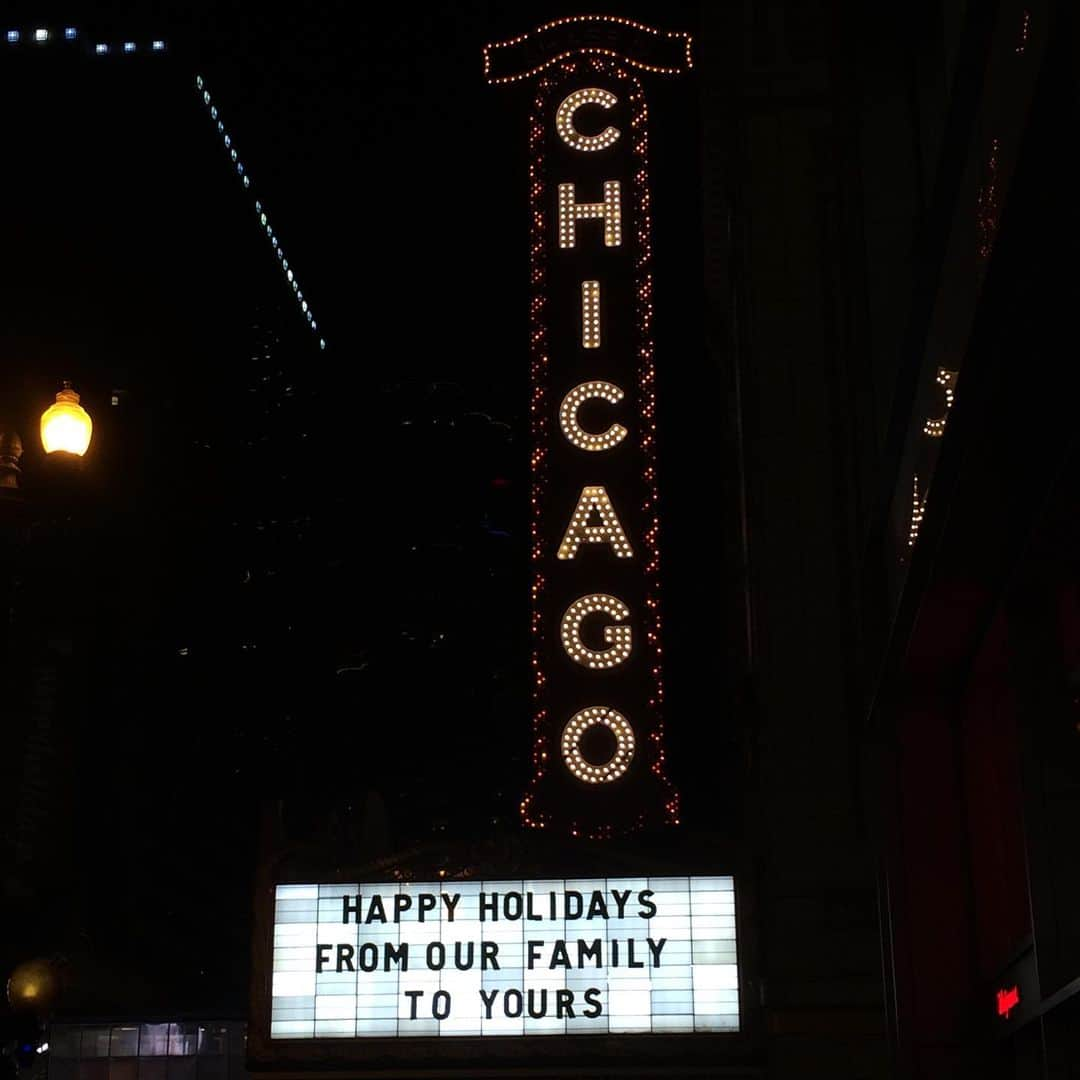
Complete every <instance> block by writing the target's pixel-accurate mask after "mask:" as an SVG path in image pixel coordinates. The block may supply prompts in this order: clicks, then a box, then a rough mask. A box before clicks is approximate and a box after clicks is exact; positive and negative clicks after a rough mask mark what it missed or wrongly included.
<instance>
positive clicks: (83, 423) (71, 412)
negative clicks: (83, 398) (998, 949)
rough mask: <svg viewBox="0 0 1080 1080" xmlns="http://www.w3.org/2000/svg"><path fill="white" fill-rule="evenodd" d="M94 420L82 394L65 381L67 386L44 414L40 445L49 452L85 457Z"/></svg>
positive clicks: (42, 416)
mask: <svg viewBox="0 0 1080 1080" xmlns="http://www.w3.org/2000/svg"><path fill="white" fill-rule="evenodd" d="M93 430H94V423H93V421H92V420H91V419H90V414H89V413H88V412H87V411H86V410H85V409H84V408H83V407H82V406H81V405H80V404H79V395H78V394H77V393H76V392H75V391H74V390H72V389H71V383H69V382H67V381H66V380H65V381H64V388H63V390H61V391H60V392H59V393H58V394H57V395H56V401H54V402H53V404H52V405H50V406H49V407H48V408H47V409H46V410H45V411H44V412H43V413H42V414H41V445H42V446H43V447H45V453H46V454H54V453H56V451H58V450H60V451H63V452H64V453H67V454H75V455H77V456H78V457H82V456H83V454H85V453H86V449H87V447H88V446H89V445H90V436H91V434H92V433H93Z"/></svg>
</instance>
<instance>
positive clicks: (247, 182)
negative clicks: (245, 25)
mask: <svg viewBox="0 0 1080 1080" xmlns="http://www.w3.org/2000/svg"><path fill="white" fill-rule="evenodd" d="M195 87H196V89H197V90H198V91H199V92H200V93H201V94H202V100H203V104H204V105H205V106H206V108H207V109H208V110H209V112H210V119H211V120H213V121H214V122H215V123H216V125H217V132H218V134H219V135H220V136H221V138H222V140H223V142H224V143H225V149H226V150H228V151H229V159H230V160H231V161H232V163H233V165H234V166H235V167H236V174H237V176H239V177H240V182H241V183H242V184H243V185H244V187H245V188H250V187H251V177H250V176H249V175H248V173H247V172H246V171H245V169H244V163H243V162H242V161H241V160H240V155H239V154H238V153H237V150H236V147H235V146H233V140H232V136H231V135H230V134H229V133H228V132H227V131H226V130H225V124H224V122H223V121H222V120H221V119H219V117H218V108H217V106H216V105H215V104H214V103H213V100H212V99H211V97H210V91H209V90H207V89H206V84H205V82H204V80H203V77H202V76H201V75H196V76H195ZM255 213H256V214H258V215H259V224H260V225H261V226H262V227H263V229H265V230H266V236H267V239H268V240H269V241H270V244H271V246H272V247H273V249H274V254H275V255H276V256H277V259H278V262H279V263H281V269H282V272H283V273H284V274H285V280H286V281H287V282H288V283H289V286H290V287H291V288H292V291H293V295H294V296H295V297H296V302H297V303H298V304H299V305H300V311H301V313H302V314H303V316H304V318H305V319H307V322H308V326H310V327H311V329H312V330H313V331H316V332H317V331H318V329H319V324H318V323H317V322H316V321H315V316H314V314H313V313H312V311H311V308H310V306H309V305H308V302H307V301H306V300H305V299H304V294H303V292H302V291H301V290H300V284H299V282H298V281H297V280H296V275H295V273H294V272H293V270H292V268H291V267H290V266H289V260H288V259H286V258H285V252H284V251H283V250H282V248H281V242H280V241H279V240H278V238H277V236H275V235H274V230H273V229H272V228H271V227H270V221H269V219H268V218H267V216H266V211H265V210H264V209H263V205H262V203H261V202H260V201H259V200H258V199H256V200H255ZM319 348H320V349H325V348H326V341H325V340H324V339H323V338H319Z"/></svg>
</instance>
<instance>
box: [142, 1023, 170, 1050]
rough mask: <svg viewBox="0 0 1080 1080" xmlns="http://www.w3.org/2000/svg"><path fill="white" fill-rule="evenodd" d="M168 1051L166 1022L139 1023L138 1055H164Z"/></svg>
mask: <svg viewBox="0 0 1080 1080" xmlns="http://www.w3.org/2000/svg"><path fill="white" fill-rule="evenodd" d="M168 1052H169V1025H168V1024H141V1025H140V1027H139V1057H165V1055H166V1054H168Z"/></svg>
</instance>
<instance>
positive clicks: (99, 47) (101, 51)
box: [94, 41, 109, 56]
mask: <svg viewBox="0 0 1080 1080" xmlns="http://www.w3.org/2000/svg"><path fill="white" fill-rule="evenodd" d="M108 51H109V46H108V45H106V44H105V42H104V41H99V42H98V43H97V44H96V45H95V46H94V52H95V53H97V55H98V56H104V55H105V54H106V53H107V52H108Z"/></svg>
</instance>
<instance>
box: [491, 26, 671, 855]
mask: <svg viewBox="0 0 1080 1080" xmlns="http://www.w3.org/2000/svg"><path fill="white" fill-rule="evenodd" d="M690 65H691V54H690V37H689V35H688V34H684V33H677V32H665V31H659V30H656V29H653V28H651V27H648V26H644V25H642V24H640V23H635V22H632V21H630V20H628V19H620V18H614V17H611V16H603V15H594V16H578V17H574V18H567V19H559V20H556V21H555V22H552V23H548V24H546V25H545V26H542V27H540V28H538V29H537V30H535V31H533V32H532V33H530V34H522V35H521V36H519V37H517V38H513V39H511V40H509V41H503V42H499V43H497V44H493V45H489V46H488V47H487V48H486V49H485V51H484V67H485V74H486V76H487V79H488V81H489V82H491V83H515V82H519V81H521V80H526V79H528V80H532V81H534V83H535V94H534V97H533V100H532V108H531V113H530V118H529V151H530V162H529V210H530V221H531V232H530V241H531V245H530V256H531V286H532V295H531V310H530V323H531V325H530V331H531V333H530V349H531V363H530V376H531V393H532V400H531V404H530V408H531V428H532V462H531V464H532V520H531V556H532V567H533V571H532V605H533V609H532V644H533V652H532V665H533V680H534V681H533V698H534V714H533V725H534V745H533V765H534V774H533V778H532V781H531V783H530V786H529V789H528V791H527V792H526V793H525V795H524V797H523V799H522V803H521V811H522V817H523V820H524V822H525V824H526V825H528V826H530V827H533V828H540V829H546V830H550V831H552V832H556V833H562V834H566V833H569V834H571V835H573V836H584V837H589V838H593V839H604V838H608V837H612V836H618V835H625V834H627V833H632V832H634V831H636V830H638V829H641V828H644V827H650V826H655V825H657V824H677V823H678V820H679V800H678V795H677V794H676V792H675V790H674V788H673V786H672V784H671V782H670V781H669V780H668V777H667V775H666V773H665V768H664V722H663V697H664V688H663V679H662V657H663V649H662V633H661V620H660V607H659V586H660V547H659V514H658V505H657V473H656V388H655V383H656V370H655V357H654V354H653V337H652V319H653V300H652V295H653V277H652V257H651V254H652V252H651V230H652V222H651V206H650V193H649V159H648V120H649V114H648V107H647V104H646V101H645V94H644V92H643V89H642V85H641V81H640V79H639V76H640V75H641V74H642V72H651V73H655V74H664V75H674V74H677V73H678V72H680V71H684V70H686V69H687V68H689V67H690Z"/></svg>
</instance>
